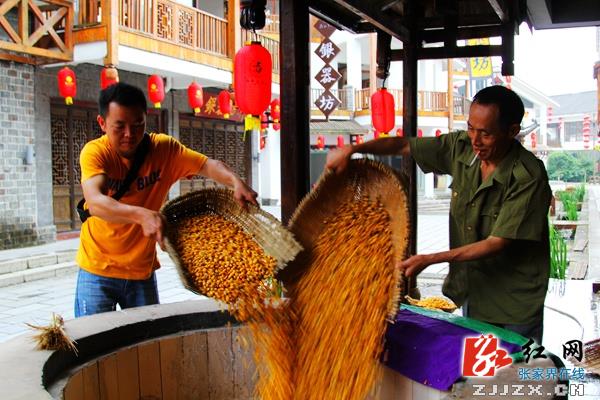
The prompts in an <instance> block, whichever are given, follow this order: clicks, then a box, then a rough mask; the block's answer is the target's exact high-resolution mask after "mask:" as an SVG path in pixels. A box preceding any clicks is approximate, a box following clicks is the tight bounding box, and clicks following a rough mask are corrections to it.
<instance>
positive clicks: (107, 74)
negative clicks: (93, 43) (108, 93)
mask: <svg viewBox="0 0 600 400" xmlns="http://www.w3.org/2000/svg"><path fill="white" fill-rule="evenodd" d="M118 82H119V71H117V69H116V68H115V67H113V66H112V65H107V66H105V67H104V68H102V72H100V88H101V89H102V90H104V89H106V88H107V87H109V86H110V85H114V84H115V83H118Z"/></svg>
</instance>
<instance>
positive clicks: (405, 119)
mask: <svg viewBox="0 0 600 400" xmlns="http://www.w3.org/2000/svg"><path fill="white" fill-rule="evenodd" d="M410 4H411V6H409V11H410V12H411V13H410V14H409V15H408V16H407V21H415V18H416V15H415V13H414V7H415V6H414V2H411V3H410ZM410 25H411V26H410V27H409V31H410V36H409V37H408V38H407V40H406V41H404V43H403V47H404V60H403V62H402V81H403V93H402V104H403V105H402V108H403V111H402V129H403V130H404V135H405V136H407V137H416V136H417V121H418V115H417V86H418V84H417V77H418V76H417V67H418V50H419V41H418V40H419V39H418V37H417V35H416V32H417V26H416V23H415V22H411V23H410ZM402 170H403V171H404V172H405V173H406V174H407V176H408V178H409V185H408V204H409V213H410V223H411V225H412V229H411V231H410V237H409V252H410V254H411V255H412V254H417V222H418V221H417V168H416V164H415V161H414V160H413V159H412V157H403V159H402ZM416 283H417V282H416V279H415V278H411V279H410V280H409V284H408V290H409V291H408V293H410V289H411V288H414V287H416Z"/></svg>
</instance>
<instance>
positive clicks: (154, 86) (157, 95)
mask: <svg viewBox="0 0 600 400" xmlns="http://www.w3.org/2000/svg"><path fill="white" fill-rule="evenodd" d="M148 97H149V98H150V101H151V102H153V103H154V108H160V103H161V101H163V99H164V98H165V84H164V82H163V80H162V78H161V77H160V76H158V75H152V76H151V77H150V78H148Z"/></svg>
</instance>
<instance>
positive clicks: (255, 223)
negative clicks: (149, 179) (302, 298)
mask: <svg viewBox="0 0 600 400" xmlns="http://www.w3.org/2000/svg"><path fill="white" fill-rule="evenodd" d="M160 211H161V213H162V214H163V215H164V216H165V218H166V220H167V224H166V229H165V246H166V250H167V252H168V253H169V256H170V257H171V259H172V260H173V262H174V263H175V267H176V268H177V271H178V273H179V276H180V278H181V281H182V282H183V285H184V286H185V287H186V288H187V289H188V290H190V291H192V292H194V293H197V294H201V295H204V293H201V292H200V291H199V290H198V288H197V287H196V286H195V285H194V283H193V282H194V281H193V279H192V278H191V276H190V274H189V272H188V267H189V266H187V265H184V262H183V261H182V259H181V258H180V256H179V254H178V252H177V251H176V248H175V239H176V237H177V235H182V234H185V232H181V231H180V226H179V223H180V222H181V221H183V220H184V219H186V218H190V217H196V216H200V215H219V216H221V217H223V218H225V219H226V220H228V221H231V222H233V223H235V224H237V225H238V226H239V227H240V228H242V229H243V230H244V231H245V232H246V233H248V234H249V235H250V236H251V237H252V238H253V239H254V240H255V241H256V243H258V245H259V246H260V247H261V248H262V249H263V251H264V252H265V253H266V254H267V255H270V256H272V257H273V258H275V259H276V260H277V264H276V270H277V271H279V270H281V269H282V268H284V267H285V265H286V264H287V263H288V262H289V261H290V260H292V259H293V258H294V257H295V256H296V255H297V254H298V252H300V250H302V247H301V245H300V244H299V243H298V242H297V241H296V239H295V238H294V235H293V234H292V233H291V232H290V231H289V230H288V229H287V228H285V227H284V226H283V225H282V224H281V222H279V220H277V219H276V218H275V217H274V216H272V215H271V214H269V213H267V212H265V211H263V210H261V209H260V208H259V207H257V206H254V205H251V204H249V205H248V211H246V210H244V209H243V208H242V207H241V206H240V205H239V204H238V203H237V202H236V201H235V199H234V198H233V191H231V190H229V189H222V188H211V189H202V190H198V191H194V192H190V193H188V194H185V195H183V196H180V197H177V198H175V199H173V200H171V201H169V202H167V203H165V204H164V205H163V207H162V208H161V210H160Z"/></svg>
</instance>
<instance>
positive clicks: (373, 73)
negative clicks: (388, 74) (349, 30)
mask: <svg viewBox="0 0 600 400" xmlns="http://www.w3.org/2000/svg"><path fill="white" fill-rule="evenodd" d="M369 58H370V64H371V68H369V98H371V95H372V94H373V93H375V92H376V91H377V34H376V33H371V34H369ZM369 104H370V103H369ZM371 111H372V110H371Z"/></svg>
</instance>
